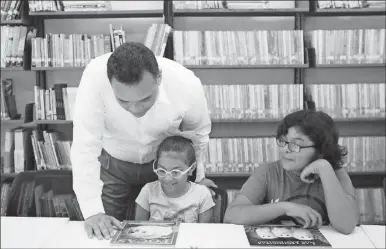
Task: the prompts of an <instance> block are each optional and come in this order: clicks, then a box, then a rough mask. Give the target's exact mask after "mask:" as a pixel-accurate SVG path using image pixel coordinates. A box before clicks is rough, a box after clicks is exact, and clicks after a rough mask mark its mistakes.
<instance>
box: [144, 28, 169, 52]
mask: <svg viewBox="0 0 386 249" xmlns="http://www.w3.org/2000/svg"><path fill="white" fill-rule="evenodd" d="M171 31H172V28H171V27H170V26H169V25H168V24H152V25H151V26H150V28H149V29H148V30H147V33H146V37H145V41H144V44H145V45H146V46H147V47H148V48H150V49H151V51H153V53H154V54H155V55H156V56H163V55H164V53H165V47H166V43H167V40H168V37H169V34H170V32H171Z"/></svg>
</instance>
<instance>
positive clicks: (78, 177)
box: [71, 61, 105, 219]
mask: <svg viewBox="0 0 386 249" xmlns="http://www.w3.org/2000/svg"><path fill="white" fill-rule="evenodd" d="M98 69H99V71H100V68H98V67H96V65H95V61H94V63H93V62H91V63H89V65H88V66H87V67H86V69H85V70H84V72H83V75H82V78H81V80H80V84H79V87H78V90H77V96H76V100H75V105H74V116H73V125H74V127H73V142H72V146H71V163H72V172H73V189H74V192H75V193H76V196H77V199H78V202H79V206H80V209H81V210H82V214H83V217H84V218H85V219H87V218H89V217H90V216H92V215H95V214H97V213H104V212H105V211H104V208H103V203H102V198H101V194H102V187H103V182H102V181H101V180H100V166H101V165H100V163H99V161H98V157H99V156H100V154H101V150H102V136H103V129H104V104H103V99H102V96H101V89H100V81H98V77H100V72H98Z"/></svg>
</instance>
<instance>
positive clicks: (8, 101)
mask: <svg viewBox="0 0 386 249" xmlns="http://www.w3.org/2000/svg"><path fill="white" fill-rule="evenodd" d="M0 93H1V106H0V108H1V112H0V114H1V115H0V117H1V120H10V119H19V118H20V114H18V113H17V108H16V99H15V94H14V92H13V81H12V79H1V92H0Z"/></svg>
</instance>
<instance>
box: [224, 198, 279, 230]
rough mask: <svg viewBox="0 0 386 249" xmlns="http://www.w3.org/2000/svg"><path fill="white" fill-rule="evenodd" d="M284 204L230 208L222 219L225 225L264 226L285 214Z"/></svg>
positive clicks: (235, 206)
mask: <svg viewBox="0 0 386 249" xmlns="http://www.w3.org/2000/svg"><path fill="white" fill-rule="evenodd" d="M285 205H286V204H285V202H278V203H271V204H263V205H234V206H230V207H229V208H228V209H227V211H226V213H225V217H224V222H225V223H233V224H241V225H259V224H265V223H267V222H269V221H271V220H273V219H276V218H277V217H279V216H282V215H284V214H285V213H286V208H285Z"/></svg>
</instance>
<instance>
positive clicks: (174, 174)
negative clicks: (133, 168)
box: [153, 160, 193, 179]
mask: <svg viewBox="0 0 386 249" xmlns="http://www.w3.org/2000/svg"><path fill="white" fill-rule="evenodd" d="M156 162H157V160H154V161H153V171H154V173H156V174H157V176H159V177H166V176H167V175H170V177H171V178H174V179H178V178H181V177H182V176H183V175H185V174H186V173H188V172H189V170H190V169H191V168H192V166H193V164H192V165H190V167H189V168H187V169H186V170H184V171H181V170H179V169H173V170H171V171H167V170H164V169H162V168H157V169H156V168H155V164H156Z"/></svg>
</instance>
